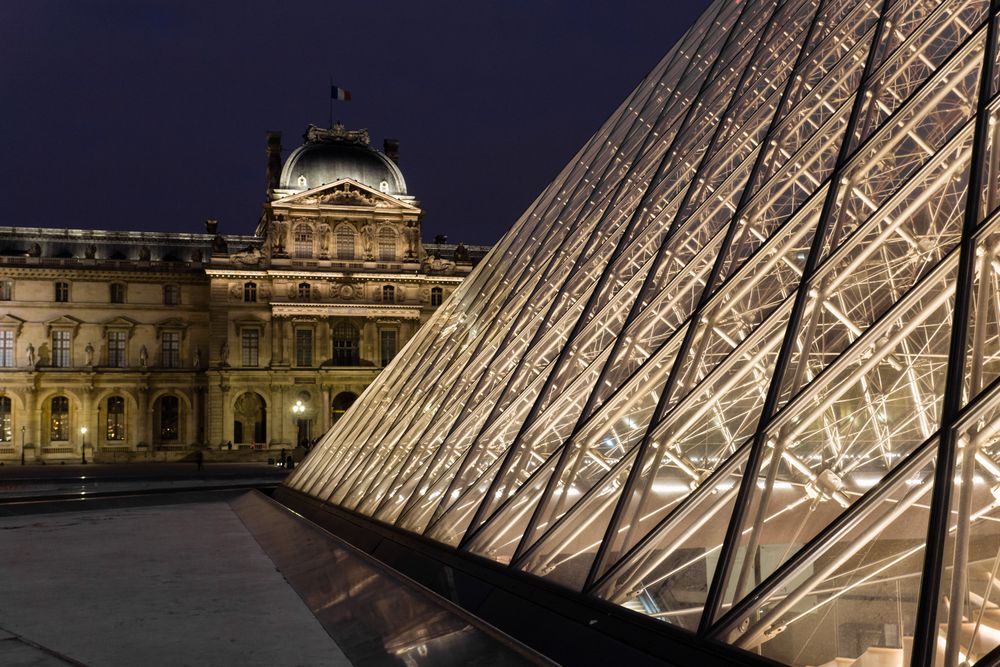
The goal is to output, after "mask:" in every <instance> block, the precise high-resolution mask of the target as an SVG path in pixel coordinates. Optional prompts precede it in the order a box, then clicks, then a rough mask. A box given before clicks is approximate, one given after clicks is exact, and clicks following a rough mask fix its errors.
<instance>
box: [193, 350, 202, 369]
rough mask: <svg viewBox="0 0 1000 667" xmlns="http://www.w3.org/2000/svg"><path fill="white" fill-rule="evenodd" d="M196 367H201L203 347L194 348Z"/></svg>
mask: <svg viewBox="0 0 1000 667" xmlns="http://www.w3.org/2000/svg"><path fill="white" fill-rule="evenodd" d="M194 367H195V368H201V348H200V347H196V348H194Z"/></svg>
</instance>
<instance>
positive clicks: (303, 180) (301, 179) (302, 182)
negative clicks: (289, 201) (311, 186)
mask: <svg viewBox="0 0 1000 667" xmlns="http://www.w3.org/2000/svg"><path fill="white" fill-rule="evenodd" d="M298 184H299V187H300V188H302V189H303V190H305V189H306V177H305V176H302V175H299V180H298Z"/></svg>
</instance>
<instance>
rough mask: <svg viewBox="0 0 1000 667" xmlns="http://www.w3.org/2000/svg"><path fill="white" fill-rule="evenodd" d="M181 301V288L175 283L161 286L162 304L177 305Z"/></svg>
mask: <svg viewBox="0 0 1000 667" xmlns="http://www.w3.org/2000/svg"><path fill="white" fill-rule="evenodd" d="M180 302H181V288H180V287H179V286H177V285H164V286H163V305H165V306H177V305H180Z"/></svg>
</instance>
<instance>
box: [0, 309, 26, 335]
mask: <svg viewBox="0 0 1000 667" xmlns="http://www.w3.org/2000/svg"><path fill="white" fill-rule="evenodd" d="M22 324H24V320H22V319H21V318H20V317H17V316H15V315H11V314H10V313H4V314H3V315H0V329H7V330H10V329H14V331H15V333H17V332H20V331H21V325H22Z"/></svg>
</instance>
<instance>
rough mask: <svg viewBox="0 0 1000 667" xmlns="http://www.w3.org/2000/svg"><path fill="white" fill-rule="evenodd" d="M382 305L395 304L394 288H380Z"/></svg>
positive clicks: (387, 286)
mask: <svg viewBox="0 0 1000 667" xmlns="http://www.w3.org/2000/svg"><path fill="white" fill-rule="evenodd" d="M382 303H396V288H395V287H393V286H392V285H385V286H384V287H383V288H382Z"/></svg>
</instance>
